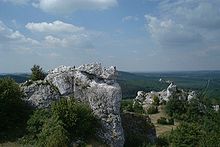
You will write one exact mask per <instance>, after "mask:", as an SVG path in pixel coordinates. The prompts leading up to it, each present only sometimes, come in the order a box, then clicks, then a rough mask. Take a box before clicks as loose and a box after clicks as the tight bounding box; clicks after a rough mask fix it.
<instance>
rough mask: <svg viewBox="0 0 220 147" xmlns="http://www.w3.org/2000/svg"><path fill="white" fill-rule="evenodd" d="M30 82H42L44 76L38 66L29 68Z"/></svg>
mask: <svg viewBox="0 0 220 147" xmlns="http://www.w3.org/2000/svg"><path fill="white" fill-rule="evenodd" d="M31 72H32V73H31V80H33V81H37V80H43V79H44V78H45V76H46V74H45V73H44V71H43V69H42V68H41V67H40V66H39V65H34V66H33V67H32V68H31Z"/></svg>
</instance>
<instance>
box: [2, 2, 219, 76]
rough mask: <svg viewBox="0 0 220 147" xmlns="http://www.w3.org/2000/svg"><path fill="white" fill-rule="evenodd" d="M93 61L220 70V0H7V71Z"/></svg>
mask: <svg viewBox="0 0 220 147" xmlns="http://www.w3.org/2000/svg"><path fill="white" fill-rule="evenodd" d="M91 62H101V63H102V65H103V66H110V65H115V66H117V68H118V69H119V70H124V71H179V70H181V71H182V70H220V0H0V73H6V72H28V71H30V68H31V67H32V66H33V64H39V65H41V66H42V67H43V68H44V69H45V70H49V69H52V68H54V67H57V66H59V65H70V66H73V65H76V66H78V65H80V64H84V63H91Z"/></svg>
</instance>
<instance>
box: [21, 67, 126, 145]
mask: <svg viewBox="0 0 220 147" xmlns="http://www.w3.org/2000/svg"><path fill="white" fill-rule="evenodd" d="M116 76H117V71H116V68H115V67H113V66H112V67H110V68H107V69H105V68H104V69H103V68H102V66H101V64H98V63H94V64H84V65H82V66H80V67H78V68H75V67H67V66H60V67H58V68H55V69H54V70H51V71H49V72H48V75H47V76H46V78H45V79H44V81H41V82H34V83H33V84H30V85H29V86H25V85H22V86H21V87H22V89H23V90H24V92H25V93H26V99H27V100H28V101H29V102H30V103H32V104H33V105H35V106H37V107H48V106H49V105H50V103H51V101H52V100H58V99H59V98H60V97H61V96H73V97H74V98H75V99H77V100H78V101H81V102H84V103H87V104H89V106H90V107H91V109H92V110H93V112H94V114H95V116H97V118H99V119H100V121H101V125H102V129H101V130H100V131H99V132H98V136H99V137H100V138H102V140H103V141H104V142H105V143H107V144H109V145H110V146H113V147H122V146H123V144H124V134H123V129H122V126H121V117H120V102H121V98H122V92H121V88H120V86H119V84H118V83H117V82H116V80H115V79H116ZM44 83H47V84H44Z"/></svg>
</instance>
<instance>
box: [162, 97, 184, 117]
mask: <svg viewBox="0 0 220 147" xmlns="http://www.w3.org/2000/svg"><path fill="white" fill-rule="evenodd" d="M187 105H188V102H187V101H185V100H181V99H178V98H171V99H170V100H169V101H168V102H167V104H166V107H165V111H166V113H167V114H168V115H169V116H171V117H174V118H177V119H183V116H182V115H184V114H186V112H187Z"/></svg>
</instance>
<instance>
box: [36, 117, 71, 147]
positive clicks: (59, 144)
mask: <svg viewBox="0 0 220 147" xmlns="http://www.w3.org/2000/svg"><path fill="white" fill-rule="evenodd" d="M63 126H64V124H63V122H62V121H61V120H59V118H58V117H57V116H52V117H51V118H49V119H47V121H45V123H44V124H43V128H42V131H41V132H40V133H39V134H38V141H37V146H44V147H65V146H66V147H67V146H68V142H69V138H68V132H67V130H65V129H64V127H63Z"/></svg>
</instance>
